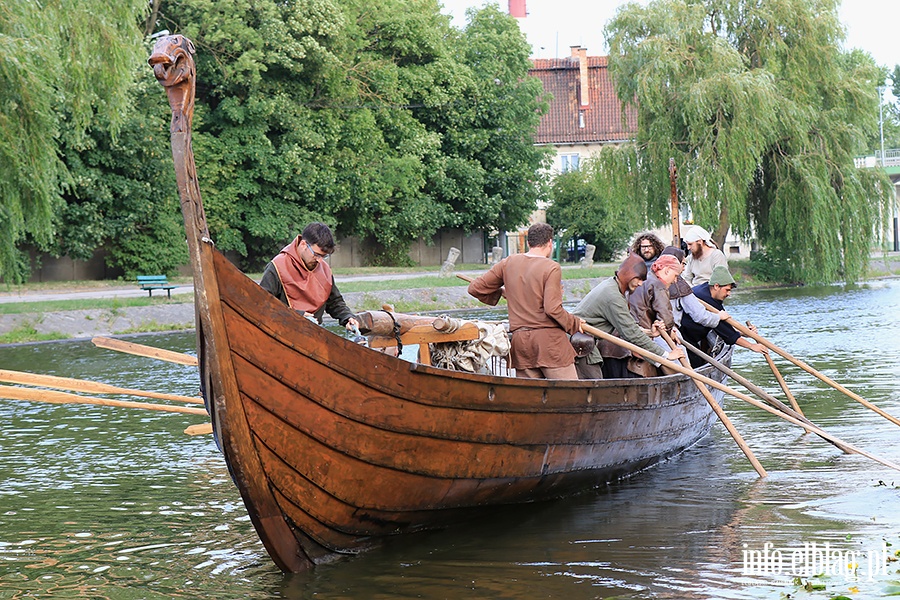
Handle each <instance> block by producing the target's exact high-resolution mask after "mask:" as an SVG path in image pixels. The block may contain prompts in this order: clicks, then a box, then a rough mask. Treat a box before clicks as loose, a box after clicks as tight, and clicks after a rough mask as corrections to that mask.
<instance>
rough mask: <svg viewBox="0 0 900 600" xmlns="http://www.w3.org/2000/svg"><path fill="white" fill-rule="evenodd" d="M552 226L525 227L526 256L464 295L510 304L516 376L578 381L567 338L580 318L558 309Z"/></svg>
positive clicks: (500, 266) (512, 259) (501, 265)
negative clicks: (551, 256)
mask: <svg viewBox="0 0 900 600" xmlns="http://www.w3.org/2000/svg"><path fill="white" fill-rule="evenodd" d="M552 252H553V228H552V227H551V226H550V225H548V224H546V223H536V224H534V225H532V226H531V227H529V228H528V252H526V253H525V254H514V255H512V256H508V257H507V258H504V259H503V260H501V261H500V262H498V263H497V264H496V265H494V266H493V267H491V270H490V271H488V272H487V273H485V274H484V275H482V276H481V277H478V278H477V279H475V280H474V281H473V282H472V283H470V284H469V294H471V295H472V296H474V297H475V298H478V299H479V300H480V301H482V302H484V303H485V304H489V305H491V306H495V305H496V304H497V302H499V301H500V297H501V296H505V297H506V301H507V304H508V306H509V330H510V332H511V333H512V344H511V348H510V352H509V364H510V366H511V367H513V368H514V369H515V370H516V376H517V377H529V378H546V379H578V374H577V373H576V372H575V350H574V349H573V348H572V344H570V343H569V335H570V334H573V333H575V332H578V331H581V328H582V326H583V324H584V320H582V319H580V318H579V317H576V316H575V315H573V314H571V313H569V312H568V311H566V309H564V308H563V306H562V270H561V269H560V268H559V264H557V263H556V262H554V261H552V260H550V255H551V254H552Z"/></svg>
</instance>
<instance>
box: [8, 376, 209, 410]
mask: <svg viewBox="0 0 900 600" xmlns="http://www.w3.org/2000/svg"><path fill="white" fill-rule="evenodd" d="M0 381H2V382H4V383H19V384H23V385H37V386H41V387H48V388H56V389H58V390H70V391H73V392H92V393H95V394H128V395H129V396H140V397H143V398H156V399H157V400H172V401H173V402H190V403H192V404H203V399H202V398H191V397H188V396H178V395H176V394H163V393H161V392H145V391H142V390H132V389H129V388H120V387H116V386H114V385H109V384H106V383H100V382H97V381H86V380H84V379H71V378H69V377H56V376H54V375H37V374H35V373H23V372H21V371H7V370H5V369H0Z"/></svg>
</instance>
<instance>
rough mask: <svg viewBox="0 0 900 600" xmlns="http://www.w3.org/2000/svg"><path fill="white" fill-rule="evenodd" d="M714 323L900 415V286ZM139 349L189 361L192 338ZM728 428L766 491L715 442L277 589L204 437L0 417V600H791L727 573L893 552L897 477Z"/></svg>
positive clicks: (44, 363)
mask: <svg viewBox="0 0 900 600" xmlns="http://www.w3.org/2000/svg"><path fill="white" fill-rule="evenodd" d="M729 309H730V311H731V312H732V314H734V315H736V316H740V318H742V319H749V320H751V321H753V322H754V324H756V325H757V326H759V328H760V330H761V331H762V332H763V333H764V335H766V336H767V337H769V338H770V339H771V340H772V341H773V342H775V343H776V344H778V345H780V346H783V347H785V348H787V349H788V350H789V351H790V352H791V353H792V354H794V355H795V356H797V357H800V358H802V359H803V360H805V361H806V362H808V363H809V364H810V365H811V366H813V367H814V368H816V369H818V370H820V371H822V372H823V373H826V374H827V375H829V376H831V377H834V378H835V379H837V380H839V381H840V382H841V383H843V384H845V385H846V386H847V387H848V388H850V389H852V390H853V391H855V392H857V393H859V394H860V395H862V396H863V397H865V398H866V399H868V400H870V401H873V402H875V403H876V404H878V405H879V406H881V407H882V408H884V409H885V410H887V411H888V412H891V413H892V414H895V415H898V414H900V399H898V392H897V390H896V388H895V385H896V381H897V379H898V375H900V373H898V370H900V367H898V363H900V360H898V359H900V335H898V334H900V331H898V328H897V326H896V324H895V323H896V321H895V319H894V318H893V315H896V314H897V313H898V309H900V282H894V281H890V282H876V283H872V284H868V285H864V286H859V287H853V288H847V289H844V288H840V287H822V288H806V289H789V290H766V291H758V292H745V293H741V294H738V295H736V296H735V297H734V298H733V301H730V305H729ZM492 314H496V313H492ZM141 342H142V343H147V344H151V345H156V346H160V347H165V348H169V349H172V350H177V351H192V348H193V345H194V336H193V335H192V334H169V335H160V336H153V337H147V338H143V339H142V340H141ZM775 360H776V362H777V363H778V366H779V368H780V369H781V371H782V373H783V374H784V376H785V378H786V380H787V383H788V385H789V387H790V389H791V390H792V392H793V393H794V394H795V395H796V396H797V399H798V401H799V402H800V404H801V406H802V407H803V410H804V411H805V413H806V414H807V416H809V417H810V418H811V419H812V420H813V421H814V422H816V423H818V424H820V425H821V426H823V427H824V428H826V429H827V430H828V431H830V432H831V433H833V434H834V435H837V436H839V437H841V438H843V439H845V440H847V441H849V442H851V443H853V444H857V445H859V446H860V447H862V448H865V449H867V450H869V451H872V452H875V453H877V454H879V455H881V456H884V457H885V458H889V459H891V460H894V461H900V449H898V444H897V443H896V440H897V439H898V431H897V429H896V426H894V425H892V424H891V423H889V422H887V421H886V420H884V419H882V418H881V417H878V416H877V415H875V414H874V413H872V412H870V411H869V410H867V409H866V408H864V407H862V406H860V405H859V404H857V403H855V402H853V401H852V400H850V399H848V398H846V397H845V396H844V395H843V394H841V393H840V392H838V391H836V390H833V389H831V388H829V387H826V386H825V385H824V384H822V383H821V382H819V381H818V380H816V379H815V378H814V377H812V376H811V375H808V374H806V373H805V372H803V371H801V370H799V369H798V368H796V367H794V366H793V365H791V364H790V363H788V362H787V361H786V360H784V359H782V358H780V357H777V356H776V357H775ZM734 366H735V369H736V370H738V371H739V372H742V373H743V374H745V375H747V376H748V377H749V378H750V379H752V380H753V381H755V382H757V383H759V384H760V385H761V386H762V387H764V388H765V389H766V390H767V391H769V392H770V393H772V394H773V395H775V396H777V397H782V393H781V391H780V389H779V387H778V385H777V383H776V382H775V380H774V378H773V377H772V375H771V372H770V371H769V369H768V367H767V366H766V364H765V362H764V361H762V360H760V359H759V357H757V356H756V355H754V354H753V353H751V352H748V351H744V350H738V351H737V352H736V353H735V359H734ZM0 367H2V368H6V369H15V370H23V371H31V372H37V373H46V374H53V375H61V376H66V377H78V378H84V379H93V380H97V381H104V382H107V383H112V384H114V385H120V386H123V387H132V388H139V389H147V390H154V391H163V392H170V393H175V394H185V395H190V394H196V393H197V387H198V384H197V375H196V370H195V369H194V368H191V367H184V366H180V365H173V364H170V363H162V362H157V361H153V360H150V359H145V358H140V357H133V356H128V355H124V354H116V353H113V352H110V351H107V350H100V349H96V348H94V347H93V346H91V345H90V344H89V343H82V342H70V343H56V344H36V345H33V346H23V347H16V348H9V347H7V348H0ZM726 410H727V412H728V414H729V416H730V417H731V418H732V420H733V421H734V423H735V425H736V426H737V427H738V429H739V430H740V431H741V433H742V434H743V436H744V438H745V439H746V440H747V442H748V444H749V445H750V446H751V448H753V450H754V452H755V453H756V455H757V457H758V458H759V459H760V460H761V461H762V462H763V464H764V465H765V467H766V469H767V470H768V471H769V477H768V478H767V479H765V480H760V479H758V478H757V477H756V474H755V472H754V471H753V469H752V467H750V465H749V464H748V463H747V461H746V459H745V458H744V456H743V454H742V453H741V452H740V450H738V449H737V448H736V447H735V446H734V443H733V441H732V440H731V438H730V437H729V436H728V434H727V433H726V432H725V431H724V429H723V428H721V427H718V426H717V427H715V428H714V429H713V432H712V434H711V435H710V436H708V437H707V438H705V439H704V440H702V441H701V443H699V444H698V445H696V446H695V447H693V448H691V449H689V450H688V451H687V452H685V453H684V454H683V455H682V456H679V457H676V458H675V459H673V460H671V461H669V462H667V463H664V464H662V465H659V466H657V467H655V468H652V469H650V470H648V471H646V472H644V473H641V474H639V475H637V476H635V477H633V478H632V479H630V480H628V481H625V482H621V483H619V484H616V485H613V486H609V487H606V488H603V489H600V490H595V491H592V492H588V493H584V494H582V495H580V496H577V497H574V498H569V499H566V500H561V501H557V502H548V503H543V504H540V505H535V506H519V507H510V508H502V509H498V510H495V511H490V512H489V513H487V514H486V515H485V516H484V517H483V519H482V520H480V521H477V522H473V523H468V524H465V525H460V526H458V527H456V528H453V529H451V530H447V531H441V532H432V533H426V534H420V535H415V536H408V537H404V538H401V539H398V540H395V541H394V543H392V544H389V545H388V546H387V547H385V548H382V549H379V550H376V551H373V552H369V553H367V554H364V555H361V556H359V557H356V558H354V559H350V560H344V561H341V562H338V563H335V564H331V565H323V566H320V567H319V568H317V569H315V570H314V571H313V572H310V573H305V574H299V575H291V576H282V575H281V574H280V573H279V572H278V571H277V569H276V568H275V567H274V566H273V565H272V563H271V562H270V561H269V559H268V557H267V555H266V553H265V551H264V549H263V547H262V545H261V543H260V542H259V540H258V538H257V537H256V535H255V533H254V531H253V528H252V525H251V524H250V522H249V519H248V517H247V514H246V511H245V510H244V507H243V504H242V502H241V499H240V496H239V494H238V492H237V490H236V488H235V487H234V485H233V484H232V482H231V480H230V477H229V475H228V473H227V469H226V468H225V465H224V462H223V461H222V458H221V456H220V455H219V453H218V451H217V450H216V448H215V445H214V443H213V442H212V439H211V438H210V437H209V436H205V437H189V436H185V435H183V434H182V433H181V432H182V430H183V429H184V428H185V427H186V426H187V425H190V424H194V423H197V422H199V421H200V419H199V418H198V417H191V416H186V415H174V414H165V413H155V412H149V411H147V412H142V411H127V410H125V409H118V408H107V407H95V406H54V405H41V404H29V403H24V402H7V401H0V420H2V423H3V426H2V439H0V597H3V598H33V597H41V596H48V595H51V594H52V595H53V596H64V597H87V598H103V597H107V598H120V597H122V595H123V593H125V592H124V589H125V588H130V589H131V591H130V592H127V594H128V596H129V597H140V598H187V597H192V598H196V597H204V598H209V597H215V598H230V597H233V598H270V597H286V598H311V597H322V598H347V599H350V598H398V597H399V598H428V599H437V598H457V597H480V598H510V599H512V598H516V599H518V598H521V599H530V598H538V597H552V598H559V597H563V598H612V597H617V598H652V599H661V598H709V599H712V598H716V599H719V598H728V599H730V598H772V597H779V595H780V594H782V593H784V594H788V593H789V594H793V595H797V594H798V591H799V590H798V588H797V587H796V586H795V585H794V584H793V583H792V581H791V577H787V576H781V577H778V576H776V574H775V573H772V572H771V571H770V572H761V571H759V570H757V571H755V572H751V573H744V572H742V571H743V566H744V562H745V560H746V557H747V555H748V554H747V553H748V552H752V551H762V549H763V548H764V547H765V544H767V543H769V544H772V546H770V547H771V548H781V549H797V548H802V547H803V545H804V544H806V545H809V544H816V545H817V547H819V548H821V547H823V546H824V544H826V543H828V544H829V545H830V548H831V549H832V550H833V551H840V552H844V553H845V554H846V553H847V552H850V551H859V552H860V553H861V555H862V554H863V553H864V552H865V551H867V550H870V549H880V548H882V543H883V542H884V541H886V542H888V543H891V544H893V546H892V547H891V548H892V549H896V548H900V508H898V507H900V489H898V484H900V474H898V473H896V472H894V471H891V470H889V469H887V468H885V467H882V466H881V465H878V464H876V463H873V462H871V461H869V460H868V459H865V458H862V457H860V456H856V455H846V454H842V453H841V452H840V451H838V450H837V449H835V448H834V447H833V446H831V445H829V444H827V443H825V442H823V441H822V440H820V439H819V438H818V437H816V436H812V435H805V434H804V433H803V432H802V430H799V429H797V428H796V427H793V426H791V425H789V424H787V423H784V422H780V421H776V420H775V419H774V417H771V416H769V415H767V414H765V413H763V412H761V411H759V410H757V409H754V408H752V407H749V406H746V405H744V404H743V403H741V402H740V401H738V400H729V401H728V404H727V405H726ZM769 564H772V563H769ZM896 564H897V563H892V564H891V565H890V566H889V567H888V568H887V572H880V573H879V574H878V575H877V576H875V577H874V578H873V579H872V580H871V581H870V580H868V578H867V577H866V575H867V572H864V569H865V568H866V567H867V565H866V564H865V563H864V562H863V563H861V565H860V568H859V569H858V570H857V579H855V580H854V579H853V578H852V576H851V575H849V574H848V575H833V576H831V577H828V578H812V581H814V582H815V583H818V584H824V585H825V586H826V589H825V590H817V591H813V592H811V593H807V592H805V591H800V593H802V594H804V595H805V596H808V597H811V598H832V597H834V596H836V595H839V594H845V595H851V596H852V595H853V594H852V592H853V589H852V588H854V587H855V588H858V589H859V594H858V595H856V597H865V598H877V597H886V595H887V593H888V592H889V591H890V589H891V588H889V586H890V585H892V583H891V582H895V581H896V580H898V579H900V574H898V573H896V570H897V567H896V566H895V565H896ZM881 566H882V567H883V566H884V565H881ZM806 579H807V578H806V577H804V580H806Z"/></svg>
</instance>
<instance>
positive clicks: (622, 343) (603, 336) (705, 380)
mask: <svg viewBox="0 0 900 600" xmlns="http://www.w3.org/2000/svg"><path fill="white" fill-rule="evenodd" d="M584 331H585V333H590V334H591V335H593V336H595V337H598V338H600V339H604V340H607V341H609V342H612V343H614V344H618V345H619V346H622V347H623V348H626V349H628V350H631V351H632V352H634V353H636V354H638V355H640V356H642V357H644V358H646V359H648V360H651V361H654V362H658V363H660V364H663V365H665V366H667V367H669V368H670V369H672V370H673V371H678V372H679V373H681V374H683V375H687V376H688V377H690V378H692V379H695V380H697V381H701V382H703V383H705V384H706V385H708V386H711V387H714V388H716V389H717V390H721V391H723V392H725V393H727V394H730V395H732V396H734V397H735V398H738V399H740V400H743V401H744V402H747V403H748V404H752V405H753V406H755V407H757V408H760V409H762V410H764V411H766V412H767V413H770V414H773V415H775V416H776V417H778V418H779V419H784V420H785V421H788V422H789V423H793V424H794V425H798V426H800V427H802V428H804V429H810V430H812V432H813V433H815V434H816V435H818V436H819V437H822V438H824V439H826V440H828V441H830V442H833V443H835V444H841V445H843V446H846V447H847V448H849V449H850V451H851V452H853V453H855V454H860V455H862V456H865V457H866V458H869V459H871V460H874V461H875V462H877V463H881V464H882V465H884V466H886V467H890V468H892V469H896V470H897V471H900V465H897V464H894V463H892V462H890V461H888V460H885V459H883V458H880V457H878V456H875V455H874V454H872V453H870V452H867V451H865V450H862V449H860V448H857V447H856V446H853V445H852V444H848V443H847V442H844V441H842V440H840V439H838V438H836V437H835V436H833V435H831V434H830V433H827V432H826V431H824V430H822V429H820V428H819V427H817V426H815V425H811V424H809V423H804V422H803V421H801V420H799V419H797V418H795V417H792V416H791V415H789V414H785V413H783V412H781V411H779V410H776V409H774V408H772V407H771V406H768V405H767V404H763V403H762V402H760V401H759V400H756V399H754V398H751V397H750V396H748V395H747V394H743V393H741V392H739V391H737V390H735V389H732V388H730V387H728V386H727V385H725V384H723V383H719V382H718V381H716V380H715V379H710V378H709V377H706V376H705V375H701V374H700V373H695V372H694V371H693V370H692V369H688V368H686V367H683V366H682V365H681V364H680V363H676V362H673V361H671V360H667V359H665V358H662V357H661V356H659V355H657V354H654V353H653V352H650V351H649V350H644V349H643V348H641V347H640V346H637V345H635V344H632V343H631V342H627V341H625V340H623V339H621V338H618V337H616V336H614V335H610V334H608V333H606V332H604V331H601V330H599V329H597V328H596V327H591V326H590V325H585V326H584Z"/></svg>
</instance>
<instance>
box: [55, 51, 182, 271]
mask: <svg viewBox="0 0 900 600" xmlns="http://www.w3.org/2000/svg"><path fill="white" fill-rule="evenodd" d="M140 77H141V78H140V81H139V82H138V84H137V85H136V86H135V87H133V88H132V89H131V91H130V93H129V96H128V97H129V99H130V100H131V106H132V109H131V110H129V111H128V113H127V115H126V116H125V119H124V121H123V122H122V123H121V125H120V126H119V131H118V135H117V136H116V137H113V136H112V135H111V133H110V130H111V126H110V123H109V122H108V120H106V119H104V118H102V117H100V116H99V115H98V117H97V118H96V119H95V124H94V126H93V127H92V128H91V129H90V130H89V131H88V132H87V136H86V137H85V139H84V140H83V141H82V143H81V144H80V145H79V146H78V147H72V146H70V145H68V144H64V145H63V148H64V154H63V160H64V162H65V163H66V165H67V166H68V170H69V173H70V174H71V180H72V183H71V185H70V186H69V187H68V189H67V190H66V191H65V192H64V194H63V199H64V200H65V202H66V204H65V207H64V208H63V210H62V211H61V212H60V214H59V226H58V230H59V233H60V235H59V237H58V238H57V241H56V245H55V251H56V253H57V254H66V255H68V256H71V257H72V258H78V259H83V260H86V259H88V258H90V256H91V254H92V253H93V252H94V249H95V248H98V247H100V246H105V247H106V249H107V251H108V259H107V262H109V263H110V265H111V266H113V267H118V268H121V269H122V270H123V271H124V272H125V276H126V277H127V278H133V277H134V276H136V275H138V274H141V273H164V274H173V273H174V272H175V271H176V269H177V268H178V267H179V266H180V265H183V264H185V263H186V262H187V245H186V244H185V243H183V242H182V240H183V239H184V227H183V225H182V219H181V210H180V204H179V201H178V195H177V191H176V188H175V176H174V172H173V170H172V154H171V150H170V148H169V140H168V137H167V136H164V135H161V134H160V131H165V130H166V127H167V123H168V118H169V117H168V115H167V112H168V106H167V105H166V104H165V100H164V97H163V98H161V97H160V94H159V84H158V83H157V82H156V80H155V78H154V77H153V76H152V74H151V73H150V72H149V69H146V68H142V69H141V72H140ZM180 242H181V243H180Z"/></svg>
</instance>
